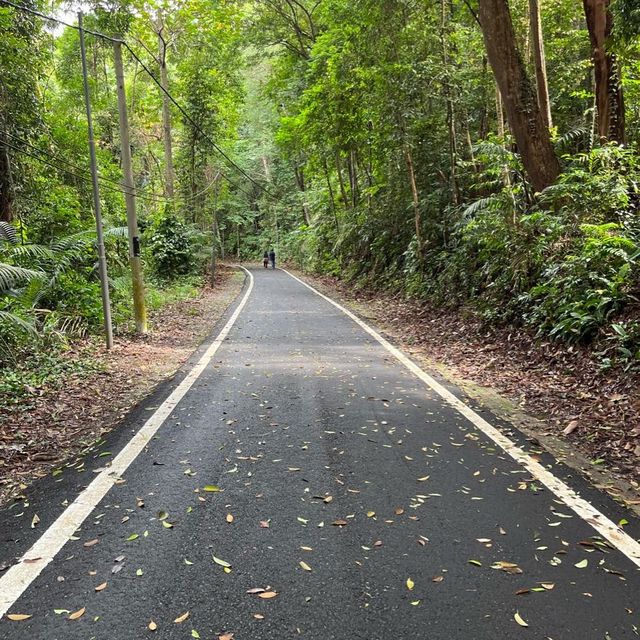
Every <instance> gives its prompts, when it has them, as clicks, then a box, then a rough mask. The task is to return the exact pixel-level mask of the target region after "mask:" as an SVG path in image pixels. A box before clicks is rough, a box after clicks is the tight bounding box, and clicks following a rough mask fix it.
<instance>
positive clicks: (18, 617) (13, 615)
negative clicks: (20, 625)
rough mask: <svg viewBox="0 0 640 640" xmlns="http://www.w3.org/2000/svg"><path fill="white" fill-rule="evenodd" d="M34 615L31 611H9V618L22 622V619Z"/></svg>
mask: <svg viewBox="0 0 640 640" xmlns="http://www.w3.org/2000/svg"><path fill="white" fill-rule="evenodd" d="M32 617H33V615H32V614H30V613H8V614H7V618H9V620H13V621H14V622H20V621H21V620H28V619H29V618H32Z"/></svg>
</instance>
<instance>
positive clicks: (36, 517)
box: [31, 513, 40, 529]
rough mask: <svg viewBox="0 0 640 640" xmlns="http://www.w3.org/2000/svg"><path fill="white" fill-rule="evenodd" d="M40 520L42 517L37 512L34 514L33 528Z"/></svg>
mask: <svg viewBox="0 0 640 640" xmlns="http://www.w3.org/2000/svg"><path fill="white" fill-rule="evenodd" d="M39 522H40V518H39V516H38V514H37V513H36V514H35V515H34V516H33V519H32V520H31V528H32V529H35V528H36V525H37V524H38V523H39Z"/></svg>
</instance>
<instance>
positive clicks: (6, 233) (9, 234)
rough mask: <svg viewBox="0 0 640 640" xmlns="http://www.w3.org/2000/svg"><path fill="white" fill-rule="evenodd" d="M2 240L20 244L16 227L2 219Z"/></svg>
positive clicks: (0, 232) (0, 224)
mask: <svg viewBox="0 0 640 640" xmlns="http://www.w3.org/2000/svg"><path fill="white" fill-rule="evenodd" d="M0 240H4V241H5V242H8V243H9V244H18V242H19V240H18V232H17V231H16V228H15V227H14V226H13V225H12V224H9V223H8V222H2V221H0Z"/></svg>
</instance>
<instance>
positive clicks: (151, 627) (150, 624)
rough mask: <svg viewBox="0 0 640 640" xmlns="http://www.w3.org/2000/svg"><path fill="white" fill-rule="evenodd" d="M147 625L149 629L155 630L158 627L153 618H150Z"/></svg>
mask: <svg viewBox="0 0 640 640" xmlns="http://www.w3.org/2000/svg"><path fill="white" fill-rule="evenodd" d="M147 626H148V627H149V631H155V630H156V629H157V628H158V625H157V624H156V623H155V622H154V621H153V620H151V621H150V622H149V624H148V625H147Z"/></svg>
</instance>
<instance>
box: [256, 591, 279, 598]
mask: <svg viewBox="0 0 640 640" xmlns="http://www.w3.org/2000/svg"><path fill="white" fill-rule="evenodd" d="M277 595H278V593H277V591H263V592H262V593H259V594H258V598H262V599H263V600H270V599H271V598H275V597H276V596H277Z"/></svg>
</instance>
